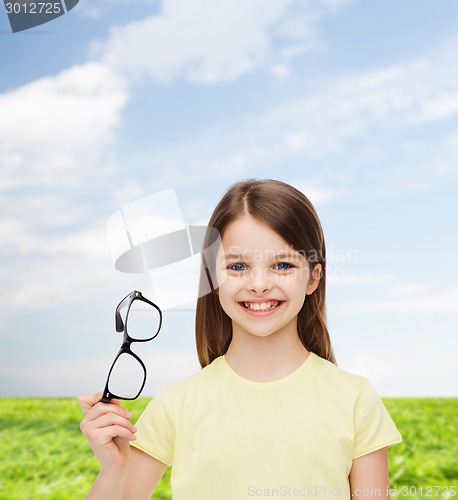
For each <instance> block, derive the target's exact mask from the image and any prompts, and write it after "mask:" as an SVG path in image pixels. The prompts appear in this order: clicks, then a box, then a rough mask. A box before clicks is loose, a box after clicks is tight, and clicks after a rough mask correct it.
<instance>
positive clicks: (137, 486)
mask: <svg viewBox="0 0 458 500" xmlns="http://www.w3.org/2000/svg"><path fill="white" fill-rule="evenodd" d="M166 468H167V466H166V465H165V464H163V463H162V462H160V461H159V460H156V459H155V458H153V457H151V456H149V455H147V454H146V453H143V451H140V450H138V449H137V448H132V454H131V458H130V462H129V466H128V469H127V472H126V474H125V476H116V475H114V476H113V475H110V474H106V473H105V471H104V469H102V470H101V471H100V473H99V475H98V476H97V478H96V480H95V481H94V484H93V485H92V487H91V489H90V490H89V492H88V494H87V495H86V497H85V499H86V500H93V499H94V500H123V499H126V500H149V498H150V497H151V495H152V493H153V492H154V490H155V489H156V486H157V484H158V483H159V481H160V480H161V478H162V476H163V474H164V472H165V469H166Z"/></svg>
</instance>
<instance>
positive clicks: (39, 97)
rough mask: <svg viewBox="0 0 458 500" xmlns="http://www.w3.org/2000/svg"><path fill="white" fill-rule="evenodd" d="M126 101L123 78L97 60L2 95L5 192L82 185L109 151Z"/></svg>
mask: <svg viewBox="0 0 458 500" xmlns="http://www.w3.org/2000/svg"><path fill="white" fill-rule="evenodd" d="M126 102H127V94H126V91H125V86H124V82H123V80H122V79H121V78H120V77H119V76H118V75H116V74H115V73H114V72H113V71H112V70H111V69H110V68H108V67H107V66H104V65H102V64H100V63H96V62H90V63H87V64H84V65H81V66H74V67H72V68H70V69H68V70H65V71H63V72H61V73H60V74H58V75H57V76H55V77H44V78H41V79H39V80H35V81H33V82H31V83H28V84H26V85H23V86H21V87H19V88H17V89H15V90H11V91H9V92H6V93H4V94H2V95H0V110H1V112H0V157H1V158H2V160H1V162H2V168H1V172H2V175H1V177H0V190H3V191H4V190H11V189H15V188H18V187H24V186H37V185H41V186H44V185H53V184H55V185H69V184H71V183H72V182H75V181H77V180H78V178H80V177H81V173H82V171H87V170H88V169H89V167H90V165H88V163H89V162H94V161H95V160H96V159H99V160H100V158H101V156H102V155H103V154H106V153H107V150H106V148H107V146H108V145H109V144H110V142H111V141H112V140H113V138H114V131H115V130H116V128H117V127H118V126H119V125H120V123H121V116H120V112H121V110H122V108H123V107H124V105H125V104H126Z"/></svg>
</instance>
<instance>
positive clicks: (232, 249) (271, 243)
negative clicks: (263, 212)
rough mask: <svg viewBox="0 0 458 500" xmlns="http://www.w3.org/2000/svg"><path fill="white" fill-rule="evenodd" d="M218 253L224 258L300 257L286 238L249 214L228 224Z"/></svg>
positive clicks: (299, 253)
mask: <svg viewBox="0 0 458 500" xmlns="http://www.w3.org/2000/svg"><path fill="white" fill-rule="evenodd" d="M219 253H220V255H223V256H224V257H225V258H226V259H228V258H231V259H236V258H241V257H242V256H243V257H244V258H245V259H248V258H249V259H252V260H253V259H263V260H264V259H269V258H276V257H282V256H283V257H289V258H293V257H294V258H300V257H301V252H298V251H296V250H295V249H294V248H293V247H292V246H291V245H290V244H289V243H288V242H287V241H286V240H284V239H283V237H282V236H281V235H279V234H278V233H277V232H276V231H274V230H273V229H272V228H270V227H269V226H268V225H267V224H264V223H262V222H259V221H257V220H256V219H254V218H253V217H251V216H245V217H243V218H241V219H237V220H235V221H234V222H232V223H231V224H229V225H228V227H227V228H226V231H225V232H224V233H223V236H222V245H221V248H220V252H219Z"/></svg>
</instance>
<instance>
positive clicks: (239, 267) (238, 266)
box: [228, 262, 247, 271]
mask: <svg viewBox="0 0 458 500" xmlns="http://www.w3.org/2000/svg"><path fill="white" fill-rule="evenodd" d="M228 269H230V270H231V271H245V270H246V269H247V267H246V265H245V264H240V262H237V263H236V264H231V265H230V266H228Z"/></svg>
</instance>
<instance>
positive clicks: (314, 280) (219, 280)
mask: <svg viewBox="0 0 458 500" xmlns="http://www.w3.org/2000/svg"><path fill="white" fill-rule="evenodd" d="M209 227H210V228H215V229H217V230H218V231H219V234H220V235H221V245H220V246H219V248H218V251H217V252H216V254H215V255H209V254H205V255H204V260H203V261H204V263H205V265H204V266H203V269H202V273H203V274H202V278H204V277H209V278H210V279H212V280H213V282H214V287H213V288H212V291H211V293H209V294H207V295H204V296H202V297H201V298H199V299H198V301H197V310H196V342H197V351H198V355H199V360H200V363H201V365H202V367H203V369H202V370H201V371H200V372H199V373H197V374H196V375H194V376H192V377H190V378H189V379H187V380H185V381H182V382H178V383H174V384H169V385H167V386H165V387H164V388H163V389H162V390H161V391H160V392H159V393H158V395H157V396H156V397H155V398H154V399H153V400H152V401H151V402H150V404H149V405H148V407H147V408H146V409H145V411H144V413H143V414H142V416H141V417H140V419H139V421H138V423H137V425H136V427H134V426H133V425H132V424H131V422H130V421H129V418H130V417H131V415H130V414H129V413H128V412H127V411H126V410H124V409H123V408H122V407H121V406H120V404H119V402H115V403H114V404H105V403H99V402H98V401H99V399H100V394H94V395H85V396H80V398H79V402H80V405H81V408H82V410H83V412H84V414H85V416H84V419H83V421H82V423H81V429H82V431H83V433H84V435H85V436H86V437H87V439H88V440H89V442H90V444H91V446H92V448H93V450H94V452H95V454H96V455H97V457H98V459H99V461H100V463H101V471H100V473H99V475H98V477H97V479H96V480H95V482H94V484H93V486H92V488H91V490H90V492H89V493H88V496H87V498H99V499H103V500H107V499H115V498H127V499H137V498H138V499H140V498H142V499H143V498H149V497H150V495H151V493H152V492H153V491H154V489H155V487H156V485H157V483H158V482H159V480H160V478H161V477H162V475H163V473H164V471H165V469H166V468H167V467H168V466H170V465H173V469H172V491H173V498H174V500H242V499H245V498H251V497H260V496H267V497H268V496H296V497H297V496H299V497H305V496H313V497H323V498H324V497H329V496H338V497H339V498H343V499H347V498H350V496H376V497H378V498H389V480H388V458H387V447H388V446H390V445H393V444H395V443H399V442H400V441H401V440H402V438H401V435H400V434H399V432H398V431H397V429H396V427H395V425H394V423H393V421H392V420H391V418H390V416H389V414H388V412H387V411H386V409H385V407H384V406H383V404H382V402H381V400H380V397H379V396H378V395H377V393H376V392H375V391H374V389H373V388H372V386H371V385H370V384H369V383H368V382H367V381H366V380H365V379H364V378H362V377H360V376H357V375H353V374H350V373H347V372H345V371H343V370H341V369H339V368H337V366H336V365H335V359H334V354H333V350H332V347H331V342H330V338H329V334H328V330H327V327H326V319H325V278H326V259H325V243H324V237H323V232H322V229H321V225H320V222H319V219H318V216H317V214H316V212H315V210H314V208H313V206H312V204H311V203H310V202H309V200H308V199H307V198H306V197H305V196H304V195H303V194H302V193H301V192H300V191H298V190H297V189H295V188H293V187H292V186H290V185H288V184H284V183H282V182H279V181H274V180H264V181H258V180H249V181H244V182H240V183H238V184H235V185H234V186H233V187H232V188H231V189H229V191H228V192H227V193H226V194H225V195H224V197H223V198H222V200H221V201H220V203H219V204H218V206H217V207H216V209H215V211H214V212H213V215H212V216H211V219H210V221H209ZM207 243H210V242H207ZM207 246H208V247H210V246H211V245H209V244H208V245H207ZM204 281H205V280H204V279H202V280H201V283H203V282H204Z"/></svg>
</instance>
